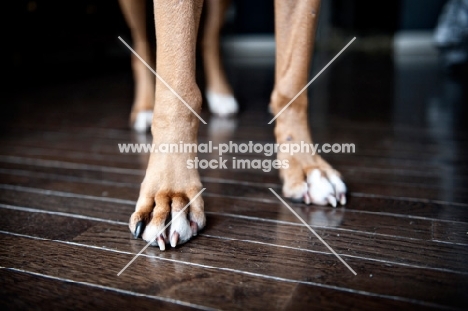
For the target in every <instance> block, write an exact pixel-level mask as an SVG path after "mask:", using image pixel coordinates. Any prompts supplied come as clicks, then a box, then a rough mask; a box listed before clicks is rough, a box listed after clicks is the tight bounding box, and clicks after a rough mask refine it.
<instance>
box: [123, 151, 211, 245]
mask: <svg viewBox="0 0 468 311" xmlns="http://www.w3.org/2000/svg"><path fill="white" fill-rule="evenodd" d="M191 157H192V156H191V155H187V154H170V155H164V154H159V153H158V154H151V156H150V160H149V164H148V169H147V171H146V176H145V179H144V180H143V183H142V184H141V189H140V196H139V198H138V201H137V204H136V208H135V212H134V213H133V214H132V215H131V217H130V221H129V228H130V231H131V232H132V234H133V236H134V237H135V238H140V237H141V238H143V240H145V241H146V242H148V243H149V242H152V243H151V244H152V245H153V246H159V248H160V250H162V251H163V250H165V249H166V244H170V245H171V246H172V247H175V246H176V245H180V244H183V243H185V242H187V241H189V240H190V239H191V238H192V237H193V236H195V235H197V233H198V231H199V230H201V229H203V227H204V226H205V223H206V219H205V214H204V203H203V199H202V197H201V195H200V192H201V189H202V186H201V183H200V178H199V175H198V172H197V170H194V169H188V168H187V166H186V161H187V159H190V158H191ZM189 203H190V205H189ZM169 222H170V224H169V225H167V224H168V223H169Z"/></svg>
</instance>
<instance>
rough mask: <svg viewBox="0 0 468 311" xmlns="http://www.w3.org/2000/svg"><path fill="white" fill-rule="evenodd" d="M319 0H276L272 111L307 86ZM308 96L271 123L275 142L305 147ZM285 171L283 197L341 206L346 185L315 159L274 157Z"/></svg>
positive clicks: (309, 156) (305, 155)
mask: <svg viewBox="0 0 468 311" xmlns="http://www.w3.org/2000/svg"><path fill="white" fill-rule="evenodd" d="M319 7H320V1H319V0H276V1H275V32H276V44H277V52H276V69H275V86H274V90H273V92H272V96H271V103H270V105H271V110H272V111H273V112H274V114H275V115H276V114H278V113H279V112H280V111H281V109H282V108H283V107H284V106H285V105H287V104H288V103H289V102H290V100H291V99H292V98H294V97H295V96H296V95H297V94H298V93H299V92H300V90H301V89H302V88H303V87H304V86H305V85H306V84H307V78H308V72H309V67H310V61H311V57H312V52H313V47H314V40H315V38H314V37H315V29H316V26H317V20H318V11H319ZM307 104H308V100H307V92H303V93H302V94H301V95H300V96H299V97H298V98H297V99H296V100H295V101H294V102H293V103H292V104H291V105H290V106H289V107H288V108H287V109H286V110H284V111H283V112H282V113H281V114H280V115H279V116H278V118H277V119H276V124H275V137H276V141H277V143H279V144H301V142H303V143H306V144H310V143H311V142H312V139H311V135H310V132H309V127H308V122H307ZM278 159H279V160H281V161H287V163H288V164H289V167H288V168H287V169H281V170H280V176H281V178H282V180H283V194H284V195H285V196H286V197H290V198H292V199H294V200H301V201H302V200H303V201H305V202H306V203H315V204H328V203H330V204H332V205H333V206H336V203H337V201H338V202H341V203H342V204H344V203H345V202H346V199H345V192H346V186H345V185H344V183H343V182H342V181H341V178H340V175H339V173H338V172H337V171H335V170H334V169H333V168H332V167H331V166H330V165H329V164H328V163H327V162H326V161H325V160H323V159H322V158H321V157H320V156H318V155H312V154H311V153H306V152H299V153H296V154H294V155H291V154H289V153H281V152H280V153H278Z"/></svg>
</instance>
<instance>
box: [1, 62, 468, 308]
mask: <svg viewBox="0 0 468 311" xmlns="http://www.w3.org/2000/svg"><path fill="white" fill-rule="evenodd" d="M333 56H334V54H333V53H318V54H317V55H316V58H315V60H314V66H313V69H312V74H313V73H316V72H318V71H319V70H320V69H321V67H323V66H324V65H325V64H326V63H327V62H328V61H329V60H330V59H331V58H332V57H333ZM227 71H228V74H229V79H230V80H231V82H232V84H233V87H234V90H235V92H236V94H237V97H238V99H239V102H240V103H241V105H242V111H241V113H240V115H239V116H238V117H237V118H234V119H229V120H223V119H217V118H215V117H213V116H209V114H208V113H207V112H206V109H204V111H203V115H202V116H203V118H204V119H205V120H207V121H208V125H207V126H203V125H202V126H200V142H206V141H208V140H211V141H213V143H221V142H227V141H234V142H237V143H241V142H248V141H255V142H264V143H267V142H270V143H271V142H273V141H274V140H273V133H272V127H271V126H269V125H267V123H268V121H269V120H270V119H271V115H270V114H269V113H268V111H267V104H268V100H269V95H270V94H269V93H270V91H271V88H272V85H273V65H272V64H268V62H260V63H259V64H258V66H256V65H255V62H251V63H249V64H239V63H236V62H235V61H231V62H230V63H228V64H227ZM466 86H467V79H466V77H464V76H448V75H445V74H444V73H443V72H442V71H440V70H439V68H438V66H437V64H436V63H421V62H418V61H417V60H410V61H407V62H403V63H402V62H394V61H393V60H392V57H391V56H389V55H368V54H359V53H348V54H344V55H343V56H342V57H341V58H340V59H338V60H337V61H336V63H334V64H333V65H332V66H331V67H330V68H329V69H328V70H327V71H326V72H324V73H323V74H322V76H321V77H320V78H319V79H317V81H316V82H314V83H313V84H312V86H311V88H310V90H309V95H310V97H309V98H310V99H311V103H310V121H311V128H312V132H313V138H314V140H315V142H316V143H321V144H323V143H326V142H328V143H335V142H337V143H354V144H355V145H356V153H354V154H328V155H326V156H325V157H326V159H327V160H329V162H330V163H331V164H333V165H334V166H335V167H336V168H337V169H338V170H340V171H341V172H342V174H343V175H344V177H345V180H346V182H347V185H348V187H349V191H350V192H349V197H348V204H347V205H346V207H342V208H332V207H320V206H306V205H303V204H298V203H290V205H291V206H292V207H293V208H294V210H295V211H297V212H298V213H299V214H300V215H301V217H303V218H304V219H305V220H306V221H307V222H308V223H309V224H310V225H311V226H313V228H314V229H315V230H316V231H317V233H318V234H319V235H320V236H321V237H322V238H323V239H324V240H325V241H326V242H327V243H329V244H330V246H331V247H333V249H334V250H335V251H336V252H337V253H339V254H340V256H342V257H343V259H344V260H345V261H346V262H347V263H348V264H349V265H350V266H351V267H353V269H354V270H356V272H357V276H354V275H352V274H351V273H350V271H348V270H347V269H346V267H345V266H344V265H342V264H341V263H340V262H339V261H338V260H337V259H336V258H335V257H334V256H333V255H332V254H331V253H330V252H329V251H328V249H326V248H325V247H324V246H323V245H322V244H321V243H320V241H318V240H317V239H316V238H315V236H313V235H312V234H311V233H310V232H309V231H308V230H307V229H306V228H304V227H303V226H301V224H300V223H299V222H298V220H297V219H296V218H295V217H294V215H292V214H291V213H290V212H289V211H288V210H287V209H286V208H285V207H284V206H283V205H282V204H281V203H280V202H279V201H278V200H277V199H276V198H275V197H274V196H273V195H272V194H271V192H270V191H269V190H268V188H269V187H271V188H273V189H274V190H275V191H277V192H280V191H281V184H280V181H279V178H278V176H277V172H276V171H271V172H263V171H262V170H254V169H251V170H232V169H227V170H226V169H225V170H201V172H200V174H201V176H202V181H203V184H204V186H205V187H206V188H207V190H206V193H205V194H204V198H205V204H206V210H207V219H208V225H207V227H206V229H205V230H204V231H203V232H202V234H200V235H199V236H198V237H197V238H195V239H194V240H192V241H190V242H189V243H187V244H186V245H184V246H182V247H177V248H175V249H168V250H167V251H166V252H163V253H162V252H160V251H159V250H158V249H156V248H153V247H151V248H149V249H148V250H147V251H145V255H144V256H142V257H140V258H139V259H137V260H136V261H135V262H134V263H133V265H131V266H130V268H129V269H128V270H126V271H125V272H124V273H123V274H122V275H121V276H120V277H117V276H116V273H117V272H118V271H119V270H120V269H121V268H122V267H123V266H125V264H126V263H127V262H128V261H129V260H130V259H131V258H132V257H133V256H134V254H136V253H137V252H139V251H140V249H141V248H142V247H143V246H144V245H145V243H144V242H143V241H141V240H134V239H133V238H132V237H131V234H130V232H129V231H128V228H127V225H126V223H127V221H128V218H129V215H130V214H131V212H132V211H133V208H134V204H135V200H136V198H137V195H138V189H139V183H140V182H141V180H142V176H143V174H144V169H145V166H146V162H147V155H139V154H121V153H119V150H118V144H119V143H129V142H150V141H151V137H150V135H136V134H134V133H132V132H130V131H129V130H128V128H127V115H128V113H129V109H130V101H131V98H132V82H131V74H130V72H128V71H122V72H117V73H115V72H113V73H112V74H109V73H107V74H106V73H99V74H97V73H96V74H95V75H94V76H93V77H80V78H79V79H77V78H75V79H73V78H69V79H64V80H63V81H52V82H50V81H49V82H47V81H45V82H44V81H43V82H42V84H41V85H40V87H34V86H33V87H31V88H27V89H25V90H23V91H22V92H17V93H14V94H10V95H9V97H8V98H9V102H10V103H11V105H15V106H14V107H15V108H14V109H13V110H9V111H11V114H9V115H8V118H6V117H4V118H3V119H5V121H4V122H3V124H2V135H1V138H0V142H1V145H0V146H1V147H0V176H1V182H0V192H1V195H0V213H1V217H0V240H1V242H0V243H1V245H2V247H1V248H0V267H1V268H0V274H1V275H2V276H1V278H0V280H1V281H0V282H1V286H0V295H1V299H0V305H2V306H5V307H7V308H11V309H13V308H14V309H23V308H41V309H45V308H48V309H49V308H70V306H73V308H87V309H89V308H90V307H91V308H96V309H98V308H99V309H101V308H106V309H110V308H113V307H116V308H119V309H123V308H127V307H128V308H134V309H135V308H155V307H156V308H158V307H161V308H168V309H169V308H170V309H184V308H190V307H193V308H200V309H213V308H214V309H262V310H269V309H291V310H298V309H310V308H319V307H320V308H322V309H331V310H335V309H338V308H341V309H352V308H355V309H369V310H376V309H381V308H382V307H385V308H388V309H390V308H392V309H395V308H401V309H403V308H404V309H414V308H427V309H443V308H459V309H466V308H467V307H468V299H467V296H466V292H467V291H468V277H467V276H468V263H467V261H466V258H468V248H467V246H468V234H467V232H468V212H467V211H468V192H467V190H466V189H467V181H468V170H467V167H466V165H465V163H464V160H465V159H466V157H467V155H468V154H467V150H468V148H467V147H468V139H467V138H468V134H467V128H466V123H465V122H464V121H465V117H466V115H467V113H466V109H467V108H466V105H465V103H466V102H467V100H466V98H467V96H466V92H467V91H466V90H467V87H466ZM200 157H202V158H210V157H217V155H209V154H201V155H200ZM232 157H238V158H249V159H252V158H256V157H259V156H258V155H254V154H227V155H226V158H227V159H232ZM260 157H261V158H264V157H265V156H260Z"/></svg>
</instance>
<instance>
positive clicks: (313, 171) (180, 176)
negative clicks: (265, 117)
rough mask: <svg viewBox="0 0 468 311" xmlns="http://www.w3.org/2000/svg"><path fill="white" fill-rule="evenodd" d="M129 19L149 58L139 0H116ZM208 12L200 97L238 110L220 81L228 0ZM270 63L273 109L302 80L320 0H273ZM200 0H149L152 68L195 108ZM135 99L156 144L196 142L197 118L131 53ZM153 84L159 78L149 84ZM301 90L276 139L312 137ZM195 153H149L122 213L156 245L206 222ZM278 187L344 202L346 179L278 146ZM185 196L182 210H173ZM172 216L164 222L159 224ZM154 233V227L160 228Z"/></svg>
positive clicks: (215, 0) (280, 120)
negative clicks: (128, 211) (131, 202)
mask: <svg viewBox="0 0 468 311" xmlns="http://www.w3.org/2000/svg"><path fill="white" fill-rule="evenodd" d="M119 2H120V6H121V8H122V12H123V14H124V16H125V19H126V21H127V23H128V25H129V27H130V30H131V35H132V39H133V45H134V50H135V51H136V53H137V54H139V55H140V56H141V57H142V58H143V59H144V60H145V61H146V62H147V63H149V62H150V60H151V59H152V57H151V49H150V47H149V45H148V43H147V38H146V21H145V19H144V18H143V17H144V16H145V0H119ZM206 5H207V19H206V24H205V27H204V34H203V35H204V37H203V44H202V47H203V59H204V66H205V72H206V79H207V83H206V84H207V90H206V98H207V101H208V105H209V108H210V111H211V112H212V113H215V114H219V115H228V114H235V113H236V112H237V110H238V104H237V101H236V99H235V98H234V96H233V92H232V89H231V88H230V86H229V84H228V83H227V79H226V76H225V73H224V71H223V68H222V65H221V61H220V55H219V32H220V29H221V26H222V22H223V19H222V16H223V15H224V12H225V10H226V8H227V7H228V5H229V1H227V0H206ZM274 5H275V38H276V49H277V52H276V67H275V84H274V88H273V91H272V94H271V98H270V110H271V112H272V113H274V114H275V115H277V114H278V113H279V112H280V111H281V110H282V109H283V108H284V107H285V105H287V104H288V103H289V102H290V100H291V99H292V98H294V97H295V96H296V95H297V94H298V93H299V91H300V90H301V89H302V88H303V87H304V86H305V85H306V84H307V78H308V70H309V67H310V62H311V57H312V51H313V46H314V41H315V38H314V37H315V29H316V26H317V20H318V12H319V7H320V0H275V3H274ZM202 6H203V0H154V16H155V27H156V42H157V52H156V54H157V55H156V70H157V72H158V74H159V75H160V76H161V77H163V79H164V80H165V81H166V82H167V84H168V85H169V86H170V87H171V88H172V89H173V90H175V91H176V92H177V94H178V95H179V96H180V97H181V98H183V99H184V100H185V102H186V103H188V104H189V105H190V108H191V109H193V111H195V112H196V113H199V112H200V110H201V105H202V95H201V91H200V89H199V88H198V86H197V83H196V80H195V49H196V38H197V33H198V26H199V22H200V16H201V12H202ZM132 69H133V74H134V79H135V99H134V103H133V107H132V112H131V116H130V121H131V124H132V126H133V128H134V129H135V130H137V131H145V130H147V128H148V127H149V126H151V133H152V136H153V144H155V145H159V144H162V143H165V144H169V143H175V144H179V143H180V142H184V143H189V144H193V143H195V144H196V143H197V132H198V125H199V119H198V117H197V116H196V115H195V114H193V113H192V111H191V110H190V109H187V107H185V106H184V105H183V104H182V103H181V102H180V99H179V98H178V97H177V96H176V95H175V94H174V93H173V92H172V91H171V90H170V89H169V88H168V87H167V86H165V85H164V84H163V83H159V82H158V83H155V79H154V75H153V73H152V72H151V71H149V70H148V69H147V68H146V67H145V65H144V64H143V63H142V62H141V61H140V60H139V59H138V58H137V57H135V56H132ZM155 85H156V86H155ZM307 104H308V100H307V95H306V93H302V94H301V95H300V96H299V97H298V98H296V99H295V101H294V102H293V103H292V104H291V105H290V106H289V107H288V108H287V109H285V110H284V111H283V112H282V113H281V114H280V115H279V116H278V117H277V119H276V123H275V128H274V134H275V138H276V142H277V143H278V144H292V143H300V142H305V143H312V139H311V135H310V131H309V127H308V123H307ZM195 157H196V154H195V153H194V152H188V153H177V154H167V153H152V154H151V155H150V159H149V162H148V167H147V170H146V174H145V178H144V180H143V182H142V184H141V188H140V193H139V197H138V201H137V203H136V208H135V212H134V213H133V214H132V215H131V217H130V221H129V228H130V231H131V232H132V233H133V235H134V236H135V238H139V237H142V238H143V239H144V240H145V241H147V242H150V241H152V242H153V245H155V246H156V245H157V246H159V248H160V250H165V248H166V244H170V245H171V246H172V247H175V246H176V245H179V244H183V243H185V242H187V241H188V240H190V239H191V238H192V237H193V236H196V235H197V233H198V232H199V230H201V229H203V227H204V226H205V223H206V218H205V214H204V203H203V199H202V196H199V195H198V194H199V192H200V191H201V189H202V184H201V182H200V177H199V174H198V171H197V170H196V169H189V168H187V166H186V163H187V161H188V160H192V159H194V158H195ZM277 158H278V160H280V161H281V162H282V161H288V163H289V167H288V168H281V169H280V170H279V171H280V178H281V180H282V182H283V188H282V191H283V195H284V196H285V197H287V198H290V199H291V200H293V201H303V202H305V203H307V204H310V203H313V204H318V205H327V204H331V205H332V206H336V205H337V203H340V204H342V205H344V204H346V186H345V184H344V182H343V181H342V178H341V175H340V173H339V172H337V171H336V170H335V169H333V168H332V167H331V166H330V165H329V164H328V163H327V162H326V161H325V160H324V159H322V158H321V157H320V156H319V155H313V156H312V155H310V154H308V153H296V154H294V155H291V154H289V153H285V152H278V154H277ZM189 202H191V204H190V206H189V208H187V209H186V210H187V212H186V217H177V218H175V216H176V215H177V214H178V213H179V212H180V211H182V210H183V208H184V207H185V206H186V205H187V204H188V203H189ZM170 216H172V219H173V221H172V223H171V225H170V227H169V229H168V230H163V229H164V227H165V223H166V220H167V219H168V218H169V217H170ZM158 233H159V236H157V235H158Z"/></svg>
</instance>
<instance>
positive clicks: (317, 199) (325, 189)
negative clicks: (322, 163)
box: [307, 169, 336, 206]
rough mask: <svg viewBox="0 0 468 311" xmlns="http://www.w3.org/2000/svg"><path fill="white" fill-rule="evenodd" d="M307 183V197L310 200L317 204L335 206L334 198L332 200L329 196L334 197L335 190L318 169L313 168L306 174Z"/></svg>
mask: <svg viewBox="0 0 468 311" xmlns="http://www.w3.org/2000/svg"><path fill="white" fill-rule="evenodd" d="M307 183H308V184H309V192H308V194H309V197H310V201H311V202H312V203H315V204H319V205H327V204H328V203H330V204H331V205H334V206H336V199H335V200H334V201H333V200H332V199H330V197H333V198H334V197H335V190H334V189H333V186H332V184H331V183H330V182H329V181H328V179H327V178H325V177H324V176H322V173H321V172H320V170H318V169H315V170H313V171H312V172H311V173H309V175H308V176H307Z"/></svg>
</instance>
